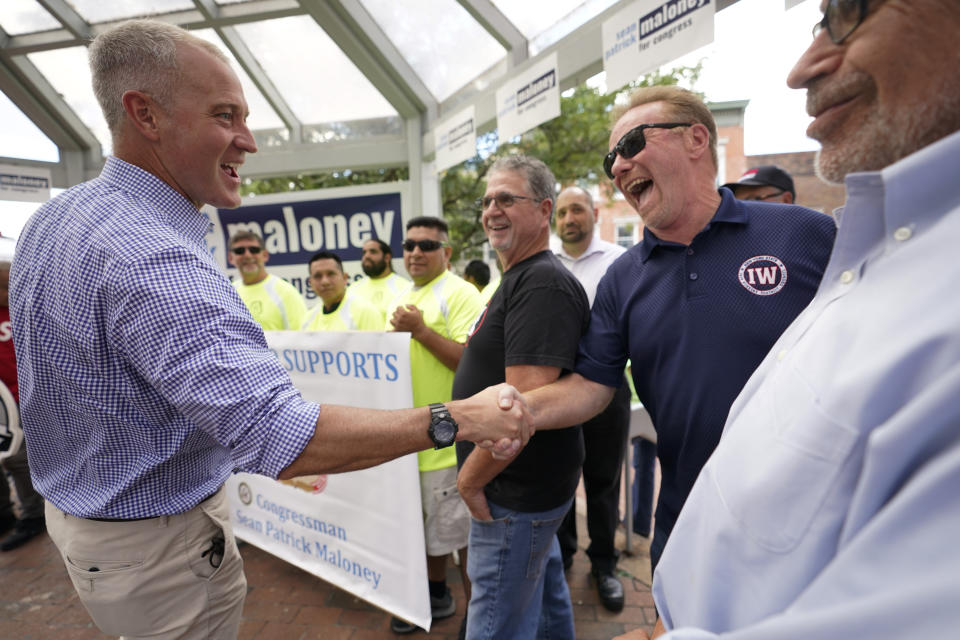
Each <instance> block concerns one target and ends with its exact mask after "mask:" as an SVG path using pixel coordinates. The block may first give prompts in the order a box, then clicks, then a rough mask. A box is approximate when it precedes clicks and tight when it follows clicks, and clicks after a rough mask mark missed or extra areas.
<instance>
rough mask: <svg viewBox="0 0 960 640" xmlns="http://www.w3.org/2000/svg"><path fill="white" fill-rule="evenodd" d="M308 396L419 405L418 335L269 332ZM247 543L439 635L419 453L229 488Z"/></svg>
mask: <svg viewBox="0 0 960 640" xmlns="http://www.w3.org/2000/svg"><path fill="white" fill-rule="evenodd" d="M265 334H266V336H267V344H268V345H269V347H270V349H271V350H272V351H273V353H274V354H275V355H276V356H277V359H278V360H279V361H280V363H281V364H282V365H283V367H284V368H285V369H286V370H287V371H288V372H289V373H290V377H291V379H292V380H293V383H294V385H296V387H297V388H298V389H299V390H300V391H301V393H302V394H303V397H304V398H306V399H307V400H312V401H314V402H319V403H321V404H322V403H333V404H345V405H352V406H357V407H366V408H371V409H400V408H407V407H410V406H412V399H413V391H412V387H411V383H410V356H409V354H410V334H409V333H380V332H362V331H357V332H352V331H348V332H332V331H331V332H325V331H305V332H300V331H267V332H265ZM227 496H228V497H229V500H230V517H231V520H232V521H233V529H234V532H235V534H236V536H237V537H238V538H241V539H243V540H246V541H247V542H249V543H251V544H254V545H256V546H258V547H260V548H262V549H264V550H266V551H269V552H270V553H272V554H274V555H275V556H277V557H279V558H282V559H284V560H286V561H287V562H290V563H291V564H294V565H296V566H298V567H300V568H301V569H303V570H304V571H307V572H309V573H312V574H314V575H316V576H319V577H320V578H323V579H324V580H326V581H327V582H329V583H331V584H334V585H336V586H338V587H340V588H341V589H343V590H345V591H348V592H349V593H351V594H353V595H355V596H357V597H358V598H362V599H363V600H366V601H367V602H369V603H371V604H373V605H374V606H377V607H380V608H382V609H385V610H387V611H389V612H390V613H392V614H393V615H396V616H399V617H401V618H403V619H405V620H409V621H410V622H412V623H413V624H416V625H418V626H420V627H423V628H424V629H428V630H429V629H430V622H431V615H430V595H429V591H428V590H427V566H426V557H425V555H424V549H425V546H424V537H423V516H422V510H421V505H420V481H419V472H418V470H417V457H416V455H415V454H411V455H408V456H404V457H402V458H399V459H397V460H393V461H391V462H387V463H385V464H382V465H379V466H377V467H373V468H371V469H364V470H363V471H352V472H349V473H339V474H330V475H313V476H305V477H301V478H296V479H294V480H290V481H284V482H277V481H275V480H271V479H269V478H266V477H264V476H258V475H252V474H246V473H238V474H235V475H234V476H232V477H231V478H230V479H229V480H228V481H227Z"/></svg>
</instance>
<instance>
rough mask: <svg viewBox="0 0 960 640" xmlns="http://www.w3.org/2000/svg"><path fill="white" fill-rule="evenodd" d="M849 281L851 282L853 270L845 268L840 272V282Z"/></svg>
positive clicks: (847, 282) (848, 282) (845, 282)
mask: <svg viewBox="0 0 960 640" xmlns="http://www.w3.org/2000/svg"><path fill="white" fill-rule="evenodd" d="M851 282H853V271H850V270H849V269H847V270H846V271H844V272H843V273H841V274H840V283H841V284H850V283H851Z"/></svg>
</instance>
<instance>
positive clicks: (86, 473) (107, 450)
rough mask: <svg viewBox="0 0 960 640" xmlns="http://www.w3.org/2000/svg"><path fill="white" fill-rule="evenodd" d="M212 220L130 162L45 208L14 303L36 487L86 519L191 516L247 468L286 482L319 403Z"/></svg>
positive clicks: (14, 276)
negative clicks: (213, 235)
mask: <svg viewBox="0 0 960 640" xmlns="http://www.w3.org/2000/svg"><path fill="white" fill-rule="evenodd" d="M208 225H209V221H208V220H207V218H206V216H205V215H204V214H202V213H201V212H199V211H197V209H196V208H195V207H194V206H193V205H192V204H190V202H188V201H187V199H186V198H184V197H183V196H182V195H180V194H179V193H177V192H176V191H174V190H173V189H172V188H171V187H170V186H169V185H167V184H166V183H165V182H163V181H162V180H160V179H159V178H157V177H156V176H154V175H153V174H150V173H148V172H146V171H144V170H142V169H140V168H138V167H135V166H133V165H131V164H127V163H126V162H123V161H121V160H118V159H117V158H108V159H107V162H106V165H105V166H104V169H103V172H102V173H101V174H100V176H99V177H98V178H95V179H94V180H91V181H89V182H85V183H83V184H81V185H78V186H76V187H74V188H72V189H70V190H68V191H66V192H65V193H63V194H61V195H59V196H57V197H56V198H54V199H53V200H51V201H50V202H48V203H47V204H46V205H44V206H43V207H41V208H40V209H39V210H38V211H37V213H36V214H34V216H33V217H32V218H31V219H30V220H29V222H28V223H27V225H26V227H25V229H24V231H23V233H22V234H21V236H20V240H19V243H18V245H17V252H16V256H15V258H14V261H13V267H12V269H11V273H10V301H11V304H10V309H11V316H12V319H13V337H14V344H15V345H16V349H17V365H18V370H19V375H20V408H21V412H22V416H23V430H24V433H25V434H26V441H27V453H28V455H29V457H30V469H31V472H32V476H33V482H34V485H35V486H36V488H37V490H38V491H39V492H40V493H41V494H42V495H43V496H44V497H45V498H46V499H47V500H49V501H51V502H52V503H53V504H55V505H56V506H57V507H59V508H60V509H61V510H63V511H64V512H66V513H69V514H72V515H75V516H80V517H97V518H121V519H129V518H142V517H151V516H157V515H164V514H174V513H181V512H183V511H186V510H188V509H190V508H192V507H194V506H195V505H196V504H198V503H199V502H200V501H201V500H203V499H204V498H206V497H207V496H209V495H210V494H211V493H213V492H215V491H216V490H217V489H219V487H220V486H221V485H222V484H223V482H224V480H225V479H226V478H227V476H228V475H230V473H232V472H233V471H234V470H243V471H250V472H253V473H262V474H265V475H268V476H273V477H275V476H276V475H277V474H278V473H279V472H280V471H281V470H282V469H283V468H285V467H286V466H287V465H289V464H290V462H292V461H293V460H294V459H295V458H296V457H297V455H298V454H299V453H300V452H301V451H302V450H303V448H304V447H305V446H306V443H307V442H308V441H309V439H310V437H311V436H312V435H313V431H314V426H315V423H316V419H317V416H318V415H319V413H320V407H319V406H318V405H316V404H313V403H308V402H305V401H304V400H303V399H302V398H301V397H300V393H299V392H298V391H297V390H296V389H295V388H294V387H293V385H292V384H291V382H290V378H289V376H288V375H287V374H286V372H285V371H284V370H283V369H282V368H281V367H280V365H279V363H278V362H277V360H276V358H275V357H274V356H273V355H272V354H271V352H270V351H269V350H268V349H267V345H266V342H265V340H264V336H263V331H262V330H261V329H260V326H259V325H258V324H257V323H256V322H254V320H253V318H251V317H250V313H249V312H248V311H247V308H246V307H245V306H244V304H243V302H242V301H241V300H240V297H239V296H238V295H237V293H236V291H235V290H234V288H233V287H232V286H231V285H230V283H229V282H228V281H227V278H226V277H225V276H224V274H223V273H222V271H221V270H220V268H219V267H218V266H217V264H216V263H215V262H214V261H213V259H212V258H211V256H210V253H209V252H208V251H207V249H206V247H205V246H204V236H205V234H206V231H207V227H208Z"/></svg>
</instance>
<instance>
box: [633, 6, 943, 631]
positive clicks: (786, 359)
mask: <svg viewBox="0 0 960 640" xmlns="http://www.w3.org/2000/svg"><path fill="white" fill-rule="evenodd" d="M822 6H823V10H824V18H823V20H822V21H821V22H820V23H819V24H818V25H817V26H816V27H815V29H814V35H815V37H814V41H813V44H811V45H810V47H809V49H807V51H806V52H805V53H804V54H803V55H802V56H801V58H800V60H799V61H798V62H797V64H796V66H795V67H794V69H793V70H792V72H791V73H790V76H789V78H788V84H789V85H790V86H791V87H793V88H797V89H806V90H807V111H808V112H809V114H810V115H811V116H813V118H814V120H813V122H812V123H811V124H810V127H809V128H808V129H807V133H808V135H810V137H812V138H814V139H816V140H819V141H820V142H821V144H822V148H821V150H820V151H819V153H818V158H817V165H818V172H819V174H820V176H821V177H822V178H824V179H826V180H828V181H830V182H840V181H845V183H846V188H847V203H846V206H845V207H844V208H843V210H842V211H841V212H840V216H839V220H840V228H839V234H838V235H837V240H836V245H835V247H834V251H833V255H832V256H831V260H830V264H829V266H828V268H827V271H826V273H825V274H824V276H823V280H822V283H821V285H820V289H819V291H818V293H817V295H816V297H815V298H814V299H813V301H812V302H811V303H810V305H809V307H808V308H807V309H806V310H805V311H804V312H803V313H802V314H801V315H800V316H799V317H798V318H797V319H796V321H795V322H794V323H793V324H792V325H791V326H790V327H789V328H788V329H787V330H786V331H785V332H784V333H783V335H782V336H781V338H780V340H779V341H778V342H777V343H776V344H775V345H774V347H773V349H771V351H770V353H769V355H768V356H767V358H766V359H765V360H764V362H763V363H762V364H761V365H760V367H759V368H758V369H757V370H756V372H755V373H754V375H753V377H752V378H751V379H750V380H749V381H748V382H747V384H746V386H745V387H744V389H743V391H742V392H741V394H740V396H739V398H738V399H737V401H736V402H735V403H734V405H733V407H732V408H731V410H730V414H729V418H728V420H727V423H726V427H725V429H724V434H723V439H722V440H721V441H720V445H719V446H718V447H717V449H716V451H715V452H714V454H713V457H712V458H711V459H710V461H709V462H708V463H707V465H706V467H704V469H703V472H702V473H701V475H700V477H699V478H698V480H697V482H696V484H695V485H694V487H693V491H692V492H691V494H690V497H689V499H688V500H687V503H686V505H685V507H684V509H683V511H682V513H681V514H680V518H679V520H678V521H677V524H676V527H675V528H674V530H673V533H672V536H671V538H670V541H669V542H668V544H667V546H666V549H665V551H664V555H663V559H662V560H661V562H660V564H659V566H658V568H657V572H656V577H655V579H654V587H653V592H654V598H655V600H656V604H657V608H658V610H659V612H660V614H661V616H662V618H661V621H662V622H663V626H664V627H665V628H666V629H667V630H669V633H668V634H667V635H666V636H664V637H665V638H670V639H671V640H690V639H694V638H696V639H697V640H705V639H707V638H724V639H729V640H740V639H746V638H764V639H765V640H794V639H800V638H804V639H806V638H817V639H818V640H830V639H833V638H836V639H840V638H843V639H844V640H849V639H851V638H871V639H872V640H877V639H883V638H900V637H903V636H908V637H911V638H952V637H956V635H957V629H960V608H958V607H957V603H958V602H960V586H958V585H960V581H958V578H957V576H958V575H960V554H958V553H957V550H956V545H957V537H958V533H960V491H958V490H957V488H958V487H960V295H957V292H956V282H957V280H958V279H960V260H958V259H957V256H956V243H957V238H960V184H958V181H957V167H958V166H960V49H958V47H957V44H956V37H957V34H958V33H960V7H958V5H957V3H956V1H955V0H887V1H886V2H876V1H870V0H824V2H823V4H822ZM660 631H661V629H660V626H659V625H658V628H657V629H656V630H655V632H654V636H655V637H656V636H657V635H658V633H659V632H660ZM646 637H647V636H646V633H645V632H643V631H635V632H632V633H630V634H627V636H624V638H633V639H640V638H646Z"/></svg>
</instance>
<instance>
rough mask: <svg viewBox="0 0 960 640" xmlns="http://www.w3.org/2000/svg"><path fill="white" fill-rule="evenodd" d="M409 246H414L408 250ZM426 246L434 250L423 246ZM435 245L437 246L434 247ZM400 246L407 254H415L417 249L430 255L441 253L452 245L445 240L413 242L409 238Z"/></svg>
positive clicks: (425, 239) (427, 239)
mask: <svg viewBox="0 0 960 640" xmlns="http://www.w3.org/2000/svg"><path fill="white" fill-rule="evenodd" d="M407 244H410V245H412V246H411V247H410V248H409V249H408V248H407ZM424 244H427V245H428V246H431V247H433V248H431V249H427V248H425V247H424V246H423V245H424ZM434 244H436V245H437V246H435V247H434V246H433V245H434ZM400 246H401V247H402V248H403V250H404V251H406V252H407V253H413V252H414V250H416V249H420V251H422V252H423V253H430V252H431V251H439V250H440V249H443V248H444V247H449V246H450V243H448V242H444V241H443V240H431V239H430V238H424V239H423V240H411V239H410V238H407V239H406V240H404V241H403V242H402V243H400Z"/></svg>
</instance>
